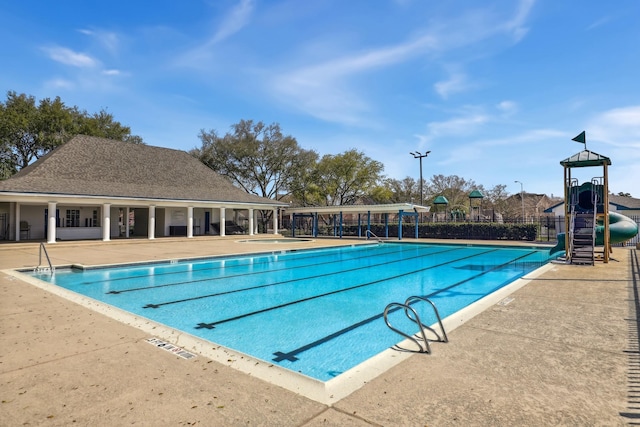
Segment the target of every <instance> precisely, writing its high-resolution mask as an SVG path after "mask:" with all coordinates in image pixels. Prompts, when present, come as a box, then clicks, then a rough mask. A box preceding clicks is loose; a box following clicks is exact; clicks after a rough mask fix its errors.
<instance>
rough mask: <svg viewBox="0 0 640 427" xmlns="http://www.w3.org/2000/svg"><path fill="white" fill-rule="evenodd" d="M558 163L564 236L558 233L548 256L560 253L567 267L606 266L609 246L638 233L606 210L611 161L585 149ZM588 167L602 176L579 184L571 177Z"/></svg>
mask: <svg viewBox="0 0 640 427" xmlns="http://www.w3.org/2000/svg"><path fill="white" fill-rule="evenodd" d="M574 140H575V139H574ZM579 142H584V141H579ZM560 164H561V165H562V166H563V167H564V209H565V212H564V218H565V230H568V235H566V234H565V233H560V234H558V243H557V245H556V246H555V247H553V248H552V249H551V251H550V253H551V254H554V253H557V252H561V251H564V252H565V257H566V260H567V262H568V263H571V264H589V265H593V264H594V263H595V261H596V260H601V261H603V262H605V263H608V262H609V255H610V253H611V245H612V244H614V243H623V242H626V241H627V240H629V239H632V238H633V237H634V236H635V235H636V234H638V225H637V224H636V223H635V221H633V220H632V219H631V218H628V217H626V216H624V215H621V214H619V213H617V212H609V210H608V209H609V182H608V181H609V180H608V171H607V167H608V166H609V165H611V160H610V159H609V158H608V157H605V156H602V155H600V154H597V153H594V152H592V151H589V150H586V149H585V150H584V151H581V152H580V153H578V154H575V155H573V156H571V157H569V158H567V159H565V160H563V161H561V162H560ZM589 166H602V176H600V177H595V178H593V179H592V180H591V182H584V183H582V184H580V183H579V182H578V180H577V179H575V178H572V176H571V169H572V168H580V167H589Z"/></svg>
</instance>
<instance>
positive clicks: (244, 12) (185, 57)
mask: <svg viewBox="0 0 640 427" xmlns="http://www.w3.org/2000/svg"><path fill="white" fill-rule="evenodd" d="M254 8H255V1H254V0H241V1H240V3H239V4H238V5H237V6H236V7H235V8H233V9H232V10H231V11H230V12H229V13H228V14H227V15H226V16H225V18H224V19H223V20H222V22H221V24H220V25H219V26H218V28H217V29H216V31H215V32H214V34H213V36H211V37H209V38H208V39H206V40H204V41H203V42H200V43H199V44H197V46H195V47H193V48H191V49H188V50H187V51H185V52H184V53H183V54H182V55H179V56H178V57H177V58H176V60H175V61H174V62H175V64H176V65H178V66H181V67H189V68H194V69H202V70H209V69H210V67H211V66H212V64H214V61H213V58H214V48H215V46H216V45H217V44H219V43H220V42H222V41H224V40H226V39H228V38H229V37H231V36H232V35H234V34H236V33H237V32H239V31H240V30H242V29H243V28H244V27H245V26H246V25H247V24H248V23H249V22H250V18H251V15H252V14H253V10H254Z"/></svg>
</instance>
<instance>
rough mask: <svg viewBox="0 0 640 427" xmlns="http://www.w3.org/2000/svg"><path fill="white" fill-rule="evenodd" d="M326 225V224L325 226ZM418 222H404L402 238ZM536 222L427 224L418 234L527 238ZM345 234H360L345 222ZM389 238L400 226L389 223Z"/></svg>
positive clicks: (378, 229) (375, 227)
mask: <svg viewBox="0 0 640 427" xmlns="http://www.w3.org/2000/svg"><path fill="white" fill-rule="evenodd" d="M323 228H324V227H323ZM366 229H367V226H366V225H361V226H360V235H362V236H364V235H365V233H366ZM415 229H416V228H415V224H403V225H402V237H408V238H412V237H415ZM537 230H538V227H537V225H536V224H500V223H495V222H487V223H483V222H456V223H426V224H420V225H419V226H418V237H426V238H433V239H472V240H528V241H534V240H536V237H537ZM318 231H319V233H320V234H324V235H333V227H331V228H329V227H327V228H325V229H324V230H322V229H321V230H318ZM371 231H372V232H373V233H374V234H375V235H376V236H379V237H384V235H385V229H384V225H382V224H371ZM342 232H343V235H345V236H357V235H358V226H357V225H345V226H343V228H342ZM389 237H398V226H397V225H389Z"/></svg>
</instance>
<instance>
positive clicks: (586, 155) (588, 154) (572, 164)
mask: <svg viewBox="0 0 640 427" xmlns="http://www.w3.org/2000/svg"><path fill="white" fill-rule="evenodd" d="M560 164H561V165H562V166H564V167H569V168H582V167H588V166H602V165H605V164H607V165H611V159H609V158H608V157H606V156H603V155H602V154H598V153H594V152H593V151H589V150H583V151H581V152H579V153H577V154H574V155H573V156H571V157H568V158H566V159H564V160H563V161H561V162H560Z"/></svg>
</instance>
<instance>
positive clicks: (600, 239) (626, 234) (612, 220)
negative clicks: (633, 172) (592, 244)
mask: <svg viewBox="0 0 640 427" xmlns="http://www.w3.org/2000/svg"><path fill="white" fill-rule="evenodd" d="M603 222H604V220H603V219H602V218H600V219H598V224H597V225H596V245H603V244H604V225H603ZM636 234H638V224H636V222H635V221H634V220H632V219H631V218H629V217H628V216H624V215H621V214H619V213H616V212H609V242H610V243H611V244H613V243H622V242H626V241H627V240H629V239H633V238H634V237H635V235H636ZM564 238H565V235H564V233H560V234H558V244H556V245H555V246H554V247H553V248H551V250H550V251H549V255H553V254H554V253H556V252H564Z"/></svg>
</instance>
